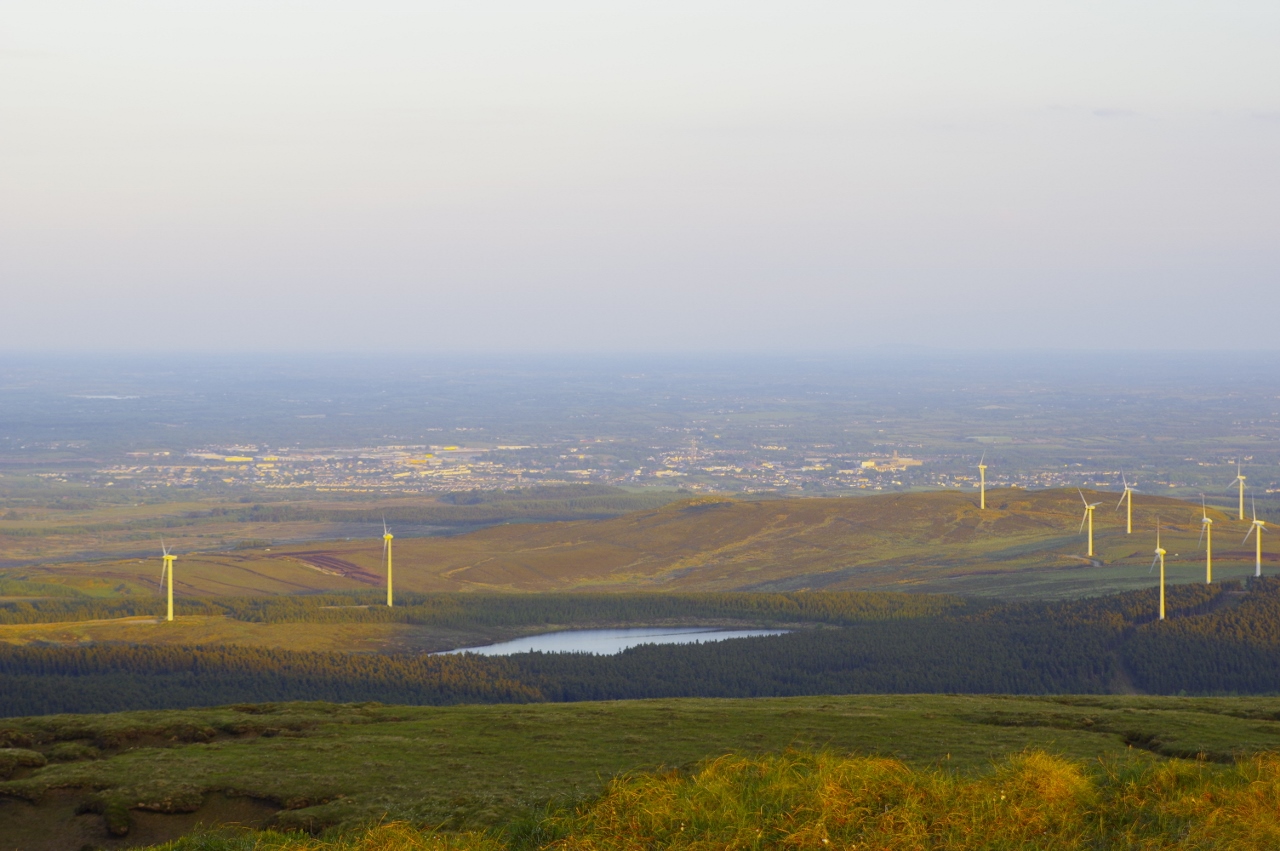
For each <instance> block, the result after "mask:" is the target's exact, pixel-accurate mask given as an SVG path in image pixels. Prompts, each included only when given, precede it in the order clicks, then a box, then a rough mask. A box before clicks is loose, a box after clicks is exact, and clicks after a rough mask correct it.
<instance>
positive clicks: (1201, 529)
mask: <svg viewBox="0 0 1280 851" xmlns="http://www.w3.org/2000/svg"><path fill="white" fill-rule="evenodd" d="M1208 528H1209V527H1208V526H1206V525H1204V524H1203V523H1201V524H1200V540H1198V541H1196V547H1197V548H1199V546H1200V545H1201V544H1203V543H1204V530H1205V529H1208Z"/></svg>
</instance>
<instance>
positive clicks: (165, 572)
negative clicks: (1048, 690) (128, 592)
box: [160, 538, 178, 621]
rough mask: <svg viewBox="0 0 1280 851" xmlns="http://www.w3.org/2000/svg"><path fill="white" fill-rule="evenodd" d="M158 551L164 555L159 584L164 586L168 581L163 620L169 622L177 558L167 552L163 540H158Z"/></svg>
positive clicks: (171, 612)
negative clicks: (166, 609)
mask: <svg viewBox="0 0 1280 851" xmlns="http://www.w3.org/2000/svg"><path fill="white" fill-rule="evenodd" d="M160 551H161V552H162V553H164V555H163V556H161V558H163V559H164V566H163V567H161V568H160V584H161V585H164V582H165V579H166V578H167V579H168V580H169V613H168V614H167V615H166V616H165V620H167V621H171V620H173V563H174V561H175V560H176V559H177V558H178V557H177V556H175V555H173V554H172V553H170V552H169V548H168V547H167V546H165V543H164V538H161V539H160Z"/></svg>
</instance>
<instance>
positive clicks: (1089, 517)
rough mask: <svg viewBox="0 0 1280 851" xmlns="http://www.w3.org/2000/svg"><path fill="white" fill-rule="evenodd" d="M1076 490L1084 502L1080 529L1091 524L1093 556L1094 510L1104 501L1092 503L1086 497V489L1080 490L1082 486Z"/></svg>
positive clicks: (1090, 545)
mask: <svg viewBox="0 0 1280 851" xmlns="http://www.w3.org/2000/svg"><path fill="white" fill-rule="evenodd" d="M1076 490H1077V491H1078V492H1079V493H1080V501H1081V502H1083V503H1084V517H1083V518H1081V520H1080V531H1082V532H1083V531H1084V526H1085V524H1086V523H1088V524H1089V557H1090V558H1093V510H1094V509H1095V508H1097V507H1098V506H1099V505H1101V504H1102V503H1100V502H1094V503H1090V502H1089V500H1087V499H1085V498H1084V491H1082V490H1080V488H1076Z"/></svg>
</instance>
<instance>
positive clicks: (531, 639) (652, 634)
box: [444, 626, 791, 656]
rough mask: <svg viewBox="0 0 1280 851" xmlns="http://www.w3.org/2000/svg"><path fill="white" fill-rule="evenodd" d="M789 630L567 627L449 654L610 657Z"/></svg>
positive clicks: (773, 633) (779, 633)
mask: <svg viewBox="0 0 1280 851" xmlns="http://www.w3.org/2000/svg"><path fill="white" fill-rule="evenodd" d="M790 631H791V630H788V629H717V628H716V627H699V626H689V627H686V626H657V627H639V628H635V629H567V630H564V631H563V632H548V633H546V634H544V635H530V636H526V637H524V638H517V639H515V640H514V641H504V642H502V643H500V644H486V645H484V646H483V647H460V648H458V649H457V650H446V651H444V652H445V653H478V654H480V655H481V656H510V655H511V654H512V653H532V652H535V651H539V650H540V651H542V652H543V653H595V654H596V655H599V656H609V655H612V654H614V653H621V652H622V651H623V650H626V649H627V648H628V647H635V646H636V645H638V644H700V643H702V642H704V641H724V640H726V639H729V638H750V637H752V636H756V635H784V634H786V633H788V632H790Z"/></svg>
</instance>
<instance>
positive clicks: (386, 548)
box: [382, 517, 395, 606]
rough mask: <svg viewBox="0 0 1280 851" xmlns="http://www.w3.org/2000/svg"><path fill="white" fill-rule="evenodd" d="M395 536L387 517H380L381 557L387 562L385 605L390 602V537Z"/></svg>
mask: <svg viewBox="0 0 1280 851" xmlns="http://www.w3.org/2000/svg"><path fill="white" fill-rule="evenodd" d="M393 537H395V536H394V535H392V534H391V530H390V529H388V528H387V519H386V518H385V517H384V518H382V558H383V560H385V561H386V563H387V605H388V606H390V605H392V603H391V539H392V538H393Z"/></svg>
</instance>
